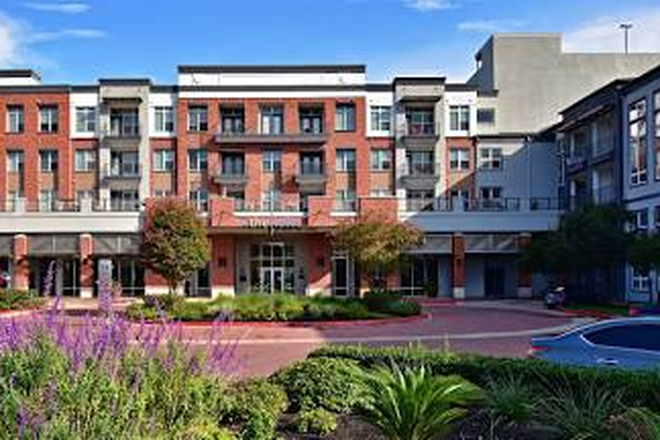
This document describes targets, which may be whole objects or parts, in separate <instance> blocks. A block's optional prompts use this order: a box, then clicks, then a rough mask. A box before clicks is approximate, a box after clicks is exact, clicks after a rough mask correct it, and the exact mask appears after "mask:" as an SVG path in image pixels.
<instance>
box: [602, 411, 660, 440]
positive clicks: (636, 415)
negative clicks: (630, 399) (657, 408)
mask: <svg viewBox="0 0 660 440" xmlns="http://www.w3.org/2000/svg"><path fill="white" fill-rule="evenodd" d="M610 426H611V428H612V431H613V432H615V433H616V434H617V435H620V436H621V437H620V438H621V439H626V440H655V439H658V438H660V415H659V414H656V413H654V412H653V411H651V410H649V409H648V408H631V409H629V410H627V411H626V412H624V413H623V414H621V415H619V416H615V417H612V418H611V420H610Z"/></svg>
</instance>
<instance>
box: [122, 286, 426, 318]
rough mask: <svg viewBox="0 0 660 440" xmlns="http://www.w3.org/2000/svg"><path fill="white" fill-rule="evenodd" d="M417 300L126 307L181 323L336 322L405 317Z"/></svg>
mask: <svg viewBox="0 0 660 440" xmlns="http://www.w3.org/2000/svg"><path fill="white" fill-rule="evenodd" d="M420 309H421V308H420V306H419V305H418V304H417V303H414V302H410V301H407V300H404V299H402V298H401V297H400V296H399V295H397V294H393V293H389V292H384V293H383V292H376V293H372V294H367V295H366V297H365V298H333V297H306V296H295V295H284V294H277V295H241V296H236V297H219V298H217V299H214V300H209V301H203V300H188V299H184V298H181V297H172V296H161V297H158V296H153V297H147V298H145V299H144V301H142V302H141V303H137V304H133V305H131V306H129V307H128V309H127V311H126V313H127V315H128V317H129V318H131V319H145V320H155V319H159V318H162V317H167V318H171V319H174V320H177V321H184V322H196V323H200V322H212V321H214V320H227V319H229V320H232V321H236V322H291V323H296V322H302V323H310V322H328V321H330V322H338V321H369V320H379V319H387V318H407V317H414V316H417V315H419V314H420Z"/></svg>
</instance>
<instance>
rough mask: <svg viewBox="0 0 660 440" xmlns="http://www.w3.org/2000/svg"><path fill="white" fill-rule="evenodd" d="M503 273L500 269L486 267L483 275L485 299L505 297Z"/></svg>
mask: <svg viewBox="0 0 660 440" xmlns="http://www.w3.org/2000/svg"><path fill="white" fill-rule="evenodd" d="M504 277H505V273H504V269H502V268H501V267H487V268H486V270H485V273H484V293H485V295H486V298H503V297H504V295H505V281H504Z"/></svg>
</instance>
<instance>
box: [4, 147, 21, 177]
mask: <svg viewBox="0 0 660 440" xmlns="http://www.w3.org/2000/svg"><path fill="white" fill-rule="evenodd" d="M24 168H25V153H24V152H23V150H9V151H7V172H8V173H22V172H23V170H24Z"/></svg>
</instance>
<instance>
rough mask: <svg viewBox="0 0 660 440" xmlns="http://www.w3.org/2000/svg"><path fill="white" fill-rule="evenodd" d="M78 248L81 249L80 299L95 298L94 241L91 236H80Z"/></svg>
mask: <svg viewBox="0 0 660 440" xmlns="http://www.w3.org/2000/svg"><path fill="white" fill-rule="evenodd" d="M78 246H79V248H80V250H79V253H80V273H79V275H78V276H79V277H80V279H79V280H78V282H79V284H80V297H81V298H92V297H93V296H94V259H93V258H92V254H93V253H94V239H93V238H92V235H91V234H80V237H79V241H78Z"/></svg>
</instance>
